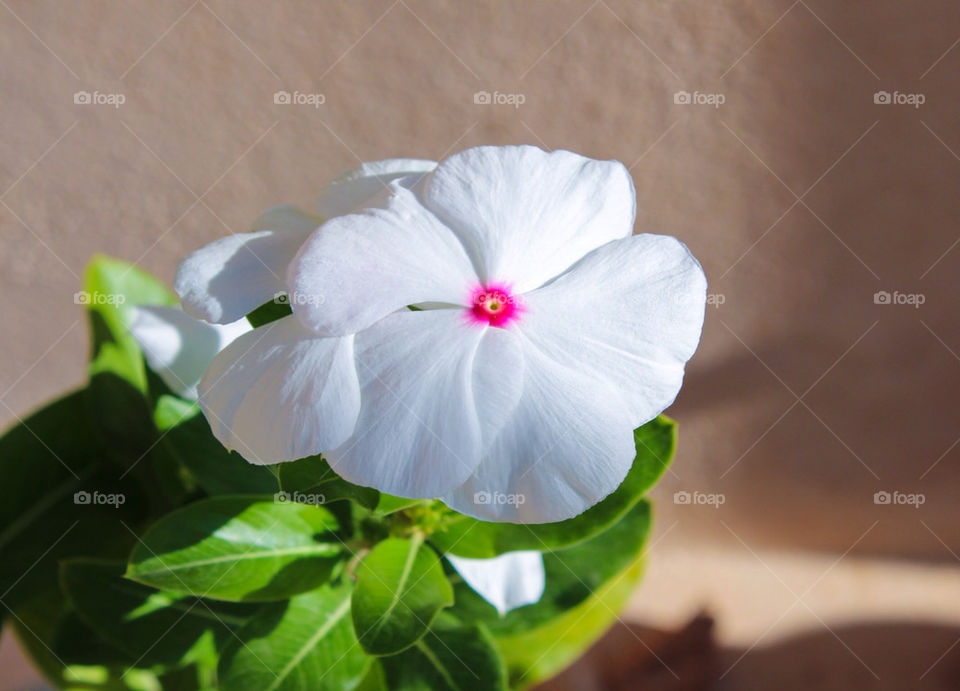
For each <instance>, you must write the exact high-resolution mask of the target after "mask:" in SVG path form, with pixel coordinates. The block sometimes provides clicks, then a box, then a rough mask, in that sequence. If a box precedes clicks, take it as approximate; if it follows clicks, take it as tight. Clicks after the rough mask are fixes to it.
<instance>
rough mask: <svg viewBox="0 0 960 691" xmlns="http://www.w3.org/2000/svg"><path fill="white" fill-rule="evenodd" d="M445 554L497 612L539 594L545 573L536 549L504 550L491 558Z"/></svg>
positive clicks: (524, 603) (531, 600)
mask: <svg viewBox="0 0 960 691" xmlns="http://www.w3.org/2000/svg"><path fill="white" fill-rule="evenodd" d="M446 557H447V560H448V561H449V562H450V564H451V565H452V566H453V568H455V569H456V570H457V573H459V574H460V575H461V576H463V580H464V581H465V582H466V584H467V585H469V586H470V587H471V588H473V589H474V591H476V592H477V594H478V595H480V596H481V597H482V598H483V599H484V600H486V601H487V602H489V603H490V604H491V605H493V606H494V607H496V608H497V611H498V612H500V614H501V615H503V614H506V613H507V612H509V611H510V610H511V609H516V608H517V607H523V606H524V605H530V604H533V603H534V602H538V601H539V600H540V598H541V597H542V596H543V588H544V585H545V577H544V571H543V555H542V554H540V552H535V551H530V552H504V553H503V554H501V555H499V556H496V557H493V558H492V559H467V558H466V557H458V556H455V555H452V554H448V555H446Z"/></svg>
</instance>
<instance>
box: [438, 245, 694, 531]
mask: <svg viewBox="0 0 960 691" xmlns="http://www.w3.org/2000/svg"><path fill="white" fill-rule="evenodd" d="M705 296H706V278H705V276H704V275H703V270H702V269H701V267H700V264H699V263H698V262H697V261H696V259H695V258H694V257H693V256H692V255H691V254H690V252H689V250H688V249H687V248H686V247H685V246H684V245H683V243H681V242H680V241H678V240H677V239H675V238H671V237H668V236H662V235H638V236H633V237H630V238H626V239H623V240H617V241H614V242H611V243H608V244H607V245H604V246H602V247H600V248H598V249H596V250H594V251H593V252H591V253H590V254H589V255H587V256H586V257H584V258H583V260H581V261H580V262H578V263H577V264H576V265H575V266H574V267H572V268H571V269H570V271H568V272H567V273H566V274H564V275H563V276H561V277H560V278H558V279H557V280H555V281H553V282H552V283H550V284H549V285H548V286H545V287H544V288H542V289H540V290H537V291H534V292H532V293H528V294H527V295H526V296H525V300H524V305H525V307H526V312H525V313H524V315H523V318H522V321H521V323H520V325H519V327H518V329H517V332H518V333H519V334H520V335H521V336H522V337H523V346H524V350H523V353H524V356H523V357H524V371H525V376H524V391H523V394H522V396H521V399H520V403H519V404H518V405H517V408H516V410H515V411H514V414H513V415H512V416H511V420H510V422H509V423H508V424H507V425H505V426H504V427H503V428H502V429H501V431H500V433H499V435H498V437H497V439H496V440H495V441H494V443H493V445H492V446H491V447H490V448H489V449H488V450H487V451H486V453H485V454H484V457H483V459H482V460H481V461H480V463H479V464H478V465H477V469H476V471H475V472H474V474H473V475H472V476H471V478H470V479H469V480H468V481H467V482H466V483H464V485H463V486H462V487H459V488H457V489H456V490H455V491H454V492H452V493H451V494H449V495H448V496H446V497H444V498H443V499H444V501H445V502H446V503H447V504H448V505H449V506H450V507H451V508H453V509H455V510H457V511H459V512H461V513H465V514H468V515H471V516H474V517H476V518H480V519H483V520H491V521H508V522H514V523H544V522H553V521H560V520H565V519H567V518H572V517H573V516H576V515H578V514H579V513H582V512H583V511H585V510H586V509H588V508H589V507H590V506H592V505H593V504H595V503H597V502H598V501H600V500H602V499H603V498H604V497H605V496H607V495H608V494H609V493H610V492H612V491H613V490H614V489H616V487H617V486H618V485H619V484H620V482H622V480H623V478H624V477H625V475H626V473H627V471H628V470H629V468H630V465H631V463H632V461H633V457H634V446H633V434H632V431H633V429H635V428H636V427H639V426H640V425H642V424H644V423H645V422H648V421H649V420H651V419H653V418H654V417H656V415H658V414H659V413H660V412H662V411H663V410H664V409H665V408H666V407H667V406H669V405H670V404H671V403H672V402H673V400H674V398H675V397H676V395H677V392H678V391H679V390H680V386H681V384H682V381H683V370H684V365H685V363H686V361H687V360H688V359H689V358H690V357H691V356H692V355H693V352H694V351H695V349H696V347H697V344H698V343H699V338H700V332H701V328H702V325H703V316H704V306H705Z"/></svg>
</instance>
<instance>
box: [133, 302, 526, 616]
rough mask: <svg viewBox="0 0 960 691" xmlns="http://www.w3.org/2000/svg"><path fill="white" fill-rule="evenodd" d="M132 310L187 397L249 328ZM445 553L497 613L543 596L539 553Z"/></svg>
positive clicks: (165, 375) (178, 313)
mask: <svg viewBox="0 0 960 691" xmlns="http://www.w3.org/2000/svg"><path fill="white" fill-rule="evenodd" d="M133 309H134V318H133V320H132V322H131V324H130V327H129V329H130V333H131V334H132V335H133V337H134V338H135V339H136V341H137V343H138V345H139V346H140V348H141V350H142V351H143V353H144V357H145V358H146V360H147V364H149V366H150V369H152V370H153V371H154V372H156V373H157V374H158V375H159V376H160V377H161V379H163V381H164V383H165V384H167V386H169V387H170V389H171V390H172V391H173V392H174V393H176V394H177V395H179V396H181V397H184V398H187V399H195V398H196V383H197V381H198V380H199V378H200V376H201V375H202V374H203V372H204V371H205V370H206V369H207V367H209V365H210V363H211V361H212V360H213V358H214V356H215V355H216V354H217V353H218V352H219V351H220V350H222V349H223V348H224V347H226V346H227V345H229V344H230V343H231V342H233V341H234V340H235V339H236V338H237V337H238V336H240V335H242V334H244V333H246V332H248V331H250V329H251V327H250V324H249V323H248V322H247V321H246V320H245V319H244V320H240V321H237V322H233V323H231V324H226V325H220V324H209V323H207V322H205V321H202V320H200V319H194V318H193V317H191V316H189V315H187V314H186V313H184V312H183V310H181V309H180V308H178V307H156V306H150V307H135V308H133ZM446 556H447V560H448V561H449V562H450V564H451V565H452V566H453V568H454V569H456V571H457V572H458V573H459V574H460V576H461V577H462V578H463V580H464V582H465V583H466V584H467V585H469V586H470V588H472V589H473V590H474V591H475V592H476V593H477V594H478V595H480V596H481V597H482V598H483V599H484V600H486V601H487V602H489V603H490V604H491V605H493V606H494V607H495V608H496V609H497V611H498V612H499V613H500V614H501V615H502V614H506V613H507V612H509V611H510V610H512V609H515V608H517V607H522V606H524V605H528V604H532V603H535V602H538V601H539V600H540V598H541V596H542V595H543V590H544V586H545V573H544V568H543V555H542V554H541V553H540V552H537V551H517V552H505V553H504V554H501V555H499V556H496V557H492V558H489V559H469V558H466V557H458V556H455V555H453V554H448V555H446Z"/></svg>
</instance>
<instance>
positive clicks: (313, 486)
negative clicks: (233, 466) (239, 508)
mask: <svg viewBox="0 0 960 691" xmlns="http://www.w3.org/2000/svg"><path fill="white" fill-rule="evenodd" d="M277 476H278V477H279V479H280V487H281V488H282V489H283V491H285V492H287V493H288V495H289V498H290V500H291V501H304V502H307V503H313V504H316V503H320V504H324V503H330V502H334V501H338V500H340V499H349V500H350V501H353V502H356V503H357V504H360V506H363V507H364V508H367V509H372V508H374V507H375V506H376V505H377V502H378V500H379V498H380V493H379V492H378V491H377V490H375V489H373V488H372V487H361V486H360V485H354V484H353V483H351V482H347V481H346V480H344V479H343V478H341V477H340V476H339V475H337V474H336V473H335V472H334V471H333V469H332V468H331V467H330V465H329V464H328V463H327V462H326V461H325V460H323V459H322V458H321V457H320V456H310V457H308V458H301V459H300V460H299V461H292V462H290V463H281V464H279V465H278V466H277ZM298 494H302V495H306V496H305V497H304V498H303V499H298V498H297V495H298Z"/></svg>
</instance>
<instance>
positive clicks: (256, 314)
mask: <svg viewBox="0 0 960 691" xmlns="http://www.w3.org/2000/svg"><path fill="white" fill-rule="evenodd" d="M283 297H284V298H286V297H287V296H286V295H284V296H283ZM291 314H293V309H291V307H290V301H289V299H287V300H286V301H283V300H270V301H269V302H265V303H263V304H262V305H260V306H259V307H258V308H257V309H255V310H253V312H250V314H248V315H247V321H248V322H250V326H252V327H253V328H255V329H256V328H257V327H260V326H263V325H264V324H269V323H270V322H275V321H277V320H278V319H283V318H284V317H288V316H290V315H291Z"/></svg>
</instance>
